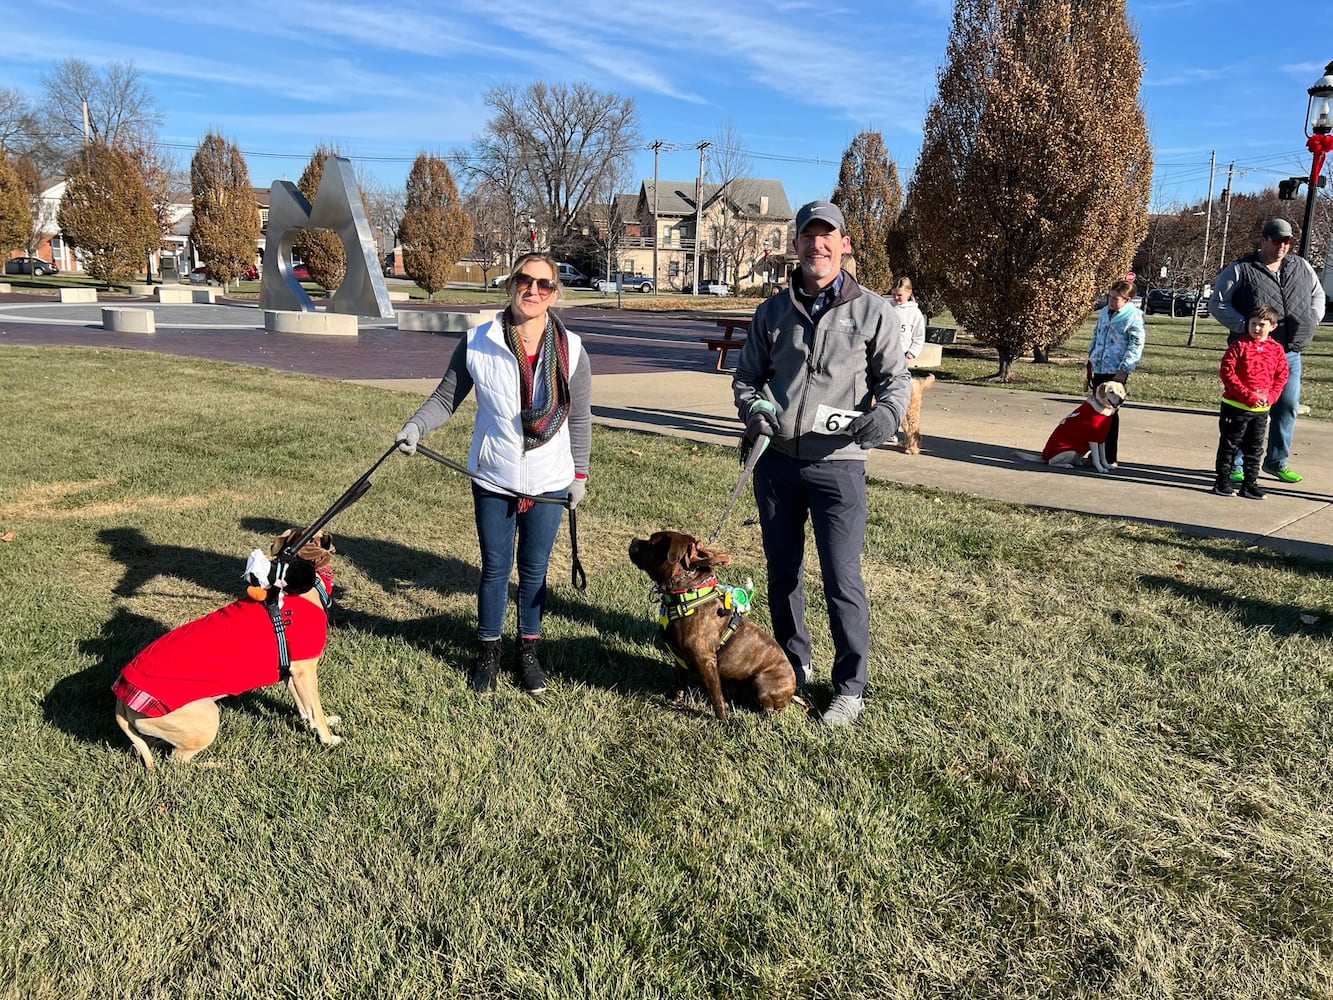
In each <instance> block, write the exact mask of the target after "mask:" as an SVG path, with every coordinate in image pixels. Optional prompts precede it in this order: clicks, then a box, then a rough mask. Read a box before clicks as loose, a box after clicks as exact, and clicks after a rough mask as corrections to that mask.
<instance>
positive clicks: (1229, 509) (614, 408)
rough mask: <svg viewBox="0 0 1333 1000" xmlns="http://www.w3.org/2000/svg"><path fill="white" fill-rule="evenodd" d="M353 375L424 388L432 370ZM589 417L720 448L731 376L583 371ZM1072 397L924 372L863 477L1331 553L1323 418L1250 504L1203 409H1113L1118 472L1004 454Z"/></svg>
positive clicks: (1303, 425)
mask: <svg viewBox="0 0 1333 1000" xmlns="http://www.w3.org/2000/svg"><path fill="white" fill-rule="evenodd" d="M366 384H373V385H379V386H384V387H387V388H394V389H401V390H404V391H407V392H411V393H414V394H416V395H420V396H422V397H424V396H425V395H426V394H428V393H429V392H430V391H431V390H432V389H434V388H435V381H434V380H426V379H396V380H376V381H367V383H366ZM592 398H593V419H594V420H595V421H596V422H597V423H600V424H604V425H606V426H608V427H619V428H627V429H632V430H641V431H648V432H651V433H656V434H668V435H672V436H674V437H681V438H687V439H689V440H693V441H707V442H710V443H713V444H719V445H725V446H733V445H735V444H736V440H737V436H738V434H739V432H740V422H739V421H738V420H737V418H736V411H735V408H734V406H733V405H732V402H731V378H730V377H729V376H728V375H725V374H722V375H719V374H716V373H713V372H700V371H686V372H673V373H669V374H660V373H654V374H648V375H637V374H635V375H594V376H593V396H592ZM1078 402H1079V400H1078V398H1076V397H1072V396H1052V395H1047V394H1045V393H1040V392H1028V391H1021V390H1017V389H1004V388H979V387H977V386H969V385H957V384H952V383H945V382H937V383H936V384H935V385H934V386H933V387H932V388H931V389H930V390H929V391H928V392H927V393H926V396H925V401H924V404H923V406H922V412H921V425H922V453H921V454H920V455H904V454H903V453H902V452H901V451H900V450H899V449H897V448H892V447H882V448H876V449H875V450H874V451H872V452H871V454H870V456H869V464H868V469H869V472H870V474H871V475H872V476H873V477H875V478H877V479H883V480H888V481H890V482H898V483H907V484H911V485H915V486H926V487H932V488H935V489H940V490H948V491H952V492H957V493H968V494H973V495H976V496H981V497H987V498H990V499H993V500H1005V501H1011V502H1013V503H1021V504H1031V505H1034V506H1038V507H1050V508H1055V509H1060V510H1071V511H1079V512H1082V513H1087V514H1099V515H1105V516H1109V517H1122V518H1129V519H1132V520H1137V521H1143V522H1147V523H1151V524H1160V525H1166V526H1169V527H1173V528H1178V529H1180V530H1182V531H1185V532H1189V533H1192V534H1202V535H1219V536H1225V537H1229V538H1236V539H1239V540H1241V541H1243V542H1245V543H1247V544H1253V545H1261V546H1264V547H1266V548H1270V549H1274V550H1276V551H1280V552H1287V553H1292V554H1296V555H1302V556H1307V557H1310V558H1314V559H1322V560H1333V495H1330V492H1328V491H1333V425H1330V424H1328V423H1324V422H1320V421H1315V420H1304V419H1303V420H1298V421H1297V422H1296V437H1295V440H1294V441H1293V443H1292V456H1291V464H1292V465H1293V466H1294V467H1295V468H1297V469H1299V470H1300V471H1301V473H1302V474H1303V475H1304V476H1305V479H1304V481H1303V482H1300V483H1298V484H1296V485H1294V486H1288V485H1286V484H1284V483H1280V482H1278V481H1277V480H1275V479H1272V478H1271V477H1269V476H1261V477H1260V485H1261V486H1262V487H1263V488H1264V489H1265V490H1266V491H1267V493H1268V496H1267V497H1266V498H1265V499H1264V500H1262V501H1252V500H1242V499H1240V498H1239V497H1232V498H1226V497H1219V496H1214V495H1213V494H1212V493H1209V492H1208V489H1209V487H1210V486H1211V484H1212V463H1213V455H1214V453H1215V452H1216V449H1217V414H1216V412H1214V411H1212V410H1193V409H1181V408H1178V407H1168V406H1156V405H1150V404H1143V405H1140V404H1135V403H1134V402H1133V401H1131V402H1129V403H1127V404H1126V405H1125V409H1124V410H1123V411H1122V418H1121V429H1120V459H1121V461H1120V468H1119V469H1118V470H1116V471H1115V472H1112V473H1110V474H1107V475H1098V474H1096V473H1093V472H1091V471H1089V470H1058V469H1051V468H1049V467H1047V466H1045V465H1041V464H1039V463H1036V462H1031V461H1027V460H1024V459H1023V458H1020V457H1018V456H1017V455H1016V454H1015V452H1016V451H1026V452H1040V451H1041V449H1042V446H1043V445H1044V444H1045V443H1046V438H1047V436H1048V435H1049V434H1050V432H1051V428H1053V427H1054V426H1055V425H1056V423H1058V422H1059V420H1060V419H1061V418H1062V417H1063V416H1064V415H1065V414H1066V413H1068V412H1069V411H1070V410H1072V409H1073V408H1074V407H1075V406H1076V405H1077V404H1078Z"/></svg>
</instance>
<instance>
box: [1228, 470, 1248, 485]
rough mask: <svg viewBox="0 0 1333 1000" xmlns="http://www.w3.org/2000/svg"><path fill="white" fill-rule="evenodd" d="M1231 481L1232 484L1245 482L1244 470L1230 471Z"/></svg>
mask: <svg viewBox="0 0 1333 1000" xmlns="http://www.w3.org/2000/svg"><path fill="white" fill-rule="evenodd" d="M1231 481H1232V482H1233V483H1243V482H1245V470H1244V469H1232V470H1231Z"/></svg>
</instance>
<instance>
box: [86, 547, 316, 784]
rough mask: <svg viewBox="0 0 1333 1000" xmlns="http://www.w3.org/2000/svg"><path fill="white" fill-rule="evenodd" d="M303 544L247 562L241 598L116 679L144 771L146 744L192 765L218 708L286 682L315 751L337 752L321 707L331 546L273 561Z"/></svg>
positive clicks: (124, 723)
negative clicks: (223, 701)
mask: <svg viewBox="0 0 1333 1000" xmlns="http://www.w3.org/2000/svg"><path fill="white" fill-rule="evenodd" d="M299 534H300V532H299V531H297V530H296V529H292V530H290V531H284V532H283V533H282V534H281V535H279V536H278V537H277V538H275V539H274V540H273V545H272V547H271V548H270V549H269V553H268V556H265V555H264V553H262V552H260V551H259V550H258V549H255V550H254V551H253V552H252V553H251V554H250V559H249V562H248V563H247V564H246V579H247V580H248V581H249V583H250V586H249V589H248V596H247V597H245V598H242V599H241V600H239V601H234V602H232V603H231V604H228V605H227V606H226V607H224V608H219V609H218V610H217V611H214V612H212V613H210V614H207V615H204V616H203V617H202V618H196V619H195V620H194V621H191V622H186V623H185V624H184V625H180V626H178V627H176V628H174V629H172V630H171V631H170V632H168V633H167V634H166V635H164V636H162V637H161V638H159V639H156V640H154V641H153V642H151V643H149V644H148V645H147V646H145V647H144V648H143V649H142V650H141V651H140V652H139V653H138V655H136V656H135V657H134V659H133V660H131V661H130V662H129V663H127V664H126V665H125V667H124V669H123V670H121V672H120V676H119V677H117V678H116V682H115V684H113V685H112V686H111V690H112V691H113V692H114V694H115V695H116V723H117V725H119V726H120V728H121V731H122V732H124V733H125V735H126V737H128V738H129V741H130V742H131V743H132V744H134V749H135V750H136V751H137V752H138V754H139V757H140V758H141V759H142V760H143V762H144V766H145V767H147V768H148V769H149V770H150V771H151V770H152V769H153V754H152V751H151V750H150V749H149V746H148V743H147V741H146V740H145V739H144V737H149V738H152V739H157V740H162V741H163V742H165V743H168V744H170V745H171V746H172V747H173V748H174V749H173V750H172V753H171V758H172V759H173V760H178V761H188V760H190V759H191V758H192V757H193V756H194V755H195V754H197V753H198V752H199V751H200V750H203V749H204V748H205V747H207V746H208V745H209V744H211V743H212V742H213V740H214V739H215V738H216V737H217V734H218V721H219V716H218V706H217V703H218V699H220V698H225V697H226V696H227V695H231V694H241V693H242V692H244V691H250V690H253V689H254V688H259V687H264V686H266V685H269V684H276V683H277V682H278V681H280V680H284V679H285V680H286V681H287V690H288V691H290V692H291V695H292V699H293V700H294V701H295V702H296V708H297V710H298V711H299V712H300V713H301V718H302V719H303V720H305V722H306V724H307V725H308V726H310V728H312V729H314V730H315V732H316V733H317V734H318V736H319V741H320V742H321V743H323V744H325V745H327V746H336V745H337V744H338V743H341V742H342V738H341V737H339V736H335V735H334V734H333V733H332V732H331V731H330V730H329V726H331V725H337V724H338V722H339V721H340V720H339V718H338V717H337V716H336V715H325V714H324V706H323V705H322V704H321V703H320V700H319V658H320V656H321V654H322V653H323V652H324V642H325V639H326V638H327V636H328V607H329V604H331V603H332V600H331V597H330V595H331V594H332V592H333V572H332V570H331V569H330V566H329V562H330V559H331V557H332V555H333V553H334V552H335V551H336V550H335V549H334V547H333V540H332V538H331V537H330V536H329V535H328V533H327V532H322V531H321V532H319V533H318V534H317V535H316V536H315V537H314V538H313V539H311V540H310V541H309V542H307V543H306V544H305V545H303V546H302V547H301V551H300V552H298V553H297V554H296V556H295V557H293V558H291V559H290V560H281V561H270V558H269V557H274V556H277V555H278V553H280V552H281V551H282V549H283V547H284V546H285V545H286V544H287V543H288V541H290V540H291V539H292V538H293V537H295V536H297V535H299ZM284 659H285V660H286V661H288V665H284V663H283V660H284Z"/></svg>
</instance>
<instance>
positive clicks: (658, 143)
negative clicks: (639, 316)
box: [649, 139, 662, 292]
mask: <svg viewBox="0 0 1333 1000" xmlns="http://www.w3.org/2000/svg"><path fill="white" fill-rule="evenodd" d="M649 148H650V149H651V150H652V151H653V289H654V290H655V291H658V292H660V291H661V290H662V275H661V274H659V273H658V271H657V243H658V238H659V236H660V235H661V234H660V232H659V230H658V228H657V154H658V153H660V152H661V151H662V140H661V139H654V140H653V143H652V145H651V146H649Z"/></svg>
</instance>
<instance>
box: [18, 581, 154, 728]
mask: <svg viewBox="0 0 1333 1000" xmlns="http://www.w3.org/2000/svg"><path fill="white" fill-rule="evenodd" d="M166 632H167V627H166V626H164V625H163V624H162V623H161V622H159V621H157V620H155V619H153V618H149V617H147V616H146V615H140V614H135V613H134V612H133V611H130V610H129V609H128V608H124V607H120V608H117V609H116V613H115V614H114V615H112V616H111V617H110V618H109V619H108V620H107V621H106V623H105V624H103V626H102V629H101V631H100V632H99V633H98V634H97V635H96V636H94V637H93V638H90V639H84V640H82V641H81V642H80V643H79V652H81V653H83V654H84V655H86V656H90V657H92V658H93V660H94V661H95V662H93V663H92V664H91V665H90V666H88V667H85V668H84V669H83V670H80V671H78V672H77V673H74V674H70V675H69V676H68V677H63V678H61V679H60V680H59V681H57V682H56V685H55V686H54V687H53V688H51V690H50V691H49V692H48V693H47V695H46V697H45V698H43V699H42V715H43V717H44V718H45V719H46V721H47V722H49V723H51V724H52V725H53V726H55V727H56V728H58V729H60V730H61V731H62V732H65V733H68V734H69V735H70V736H72V737H74V738H75V739H77V740H80V741H82V742H84V743H106V742H109V741H111V740H113V739H118V738H121V739H123V737H120V731H119V729H118V728H117V727H116V722H115V719H114V718H113V717H112V709H113V707H114V705H115V699H114V698H113V697H112V695H111V684H112V682H113V681H114V680H115V679H116V676H117V675H118V674H119V673H120V668H121V667H123V666H124V665H125V664H126V663H128V662H129V660H130V659H131V658H132V657H133V656H134V654H135V653H137V652H138V651H139V650H140V649H142V648H143V647H144V646H146V645H148V644H149V643H150V642H152V641H153V640H154V639H157V638H159V637H160V636H163V635H165V634H166Z"/></svg>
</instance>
